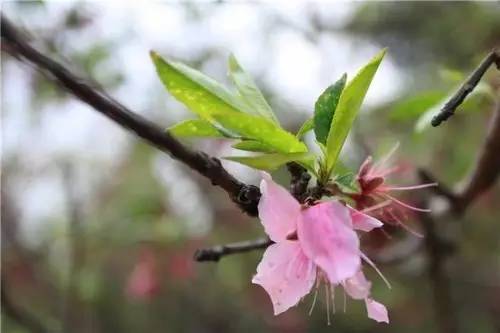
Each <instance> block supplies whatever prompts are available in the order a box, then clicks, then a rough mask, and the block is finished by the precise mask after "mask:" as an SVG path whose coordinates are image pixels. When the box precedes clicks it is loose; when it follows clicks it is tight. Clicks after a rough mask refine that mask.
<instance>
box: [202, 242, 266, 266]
mask: <svg viewBox="0 0 500 333" xmlns="http://www.w3.org/2000/svg"><path fill="white" fill-rule="evenodd" d="M273 243H274V242H273V241H272V240H270V239H269V238H261V239H257V240H251V241H244V242H238V243H231V244H226V245H217V246H214V247H211V248H207V249H199V250H196V252H195V254H194V260H196V261H219V260H220V258H222V257H224V256H227V255H230V254H236V253H244V252H249V251H253V250H258V249H265V248H267V247H268V246H269V245H271V244H273Z"/></svg>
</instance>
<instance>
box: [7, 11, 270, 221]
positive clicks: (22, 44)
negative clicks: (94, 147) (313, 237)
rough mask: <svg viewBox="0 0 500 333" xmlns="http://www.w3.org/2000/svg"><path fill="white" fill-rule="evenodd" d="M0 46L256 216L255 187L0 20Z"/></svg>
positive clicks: (258, 194) (9, 23) (256, 191)
mask: <svg viewBox="0 0 500 333" xmlns="http://www.w3.org/2000/svg"><path fill="white" fill-rule="evenodd" d="M1 34H2V42H3V44H4V45H5V44H6V45H5V46H7V47H5V48H2V49H5V50H7V52H9V53H10V54H12V55H13V56H14V57H16V58H24V59H26V60H28V61H29V62H31V63H32V64H34V65H35V66H36V67H37V68H39V69H40V70H42V71H45V72H47V73H49V74H51V75H52V76H53V77H54V78H55V80H57V81H58V82H59V83H60V84H61V85H62V86H63V87H64V88H65V89H66V90H68V91H69V92H70V93H72V94H73V95H74V96H75V97H77V98H79V99H80V100H81V101H82V102H84V103H86V104H88V105H90V106H92V107H93V108H94V109H95V110H96V111H98V112H99V113H101V114H103V115H104V116H106V117H108V118H109V119H111V120H112V121H114V122H115V123H117V124H118V125H120V126H121V127H123V128H125V129H127V130H130V131H132V132H134V133H135V134H136V135H137V136H139V137H140V138H142V139H144V140H145V141H147V142H148V143H150V144H151V145H154V146H156V147H157V148H158V149H160V150H162V151H163V152H166V153H168V154H169V155H170V156H171V157H173V158H175V159H177V160H179V161H181V162H183V163H185V164H187V165H188V166H189V167H190V168H192V169H194V170H196V171H197V172H198V173H200V174H201V175H203V176H205V177H206V178H208V179H209V180H210V181H211V182H212V184H213V185H217V186H220V187H222V188H223V189H224V190H225V191H226V192H227V193H228V195H229V196H230V198H231V200H233V201H234V202H235V203H236V204H237V205H238V206H239V207H240V208H241V209H242V210H243V211H245V212H246V213H247V214H249V215H251V216H255V215H257V203H258V201H259V199H260V191H259V189H258V188H257V187H256V186H253V185H246V184H244V183H242V182H240V181H238V180H237V179H236V178H234V177H233V176H232V175H231V174H229V173H228V172H227V171H226V170H225V169H224V168H223V167H222V164H221V162H220V160H219V159H217V158H215V157H211V156H208V155H207V154H205V153H203V152H198V151H194V150H191V149H189V148H187V147H186V146H184V145H183V144H181V143H180V142H179V141H177V140H176V139H175V138H174V137H173V136H171V135H170V134H169V133H167V132H165V131H164V130H163V129H161V128H160V127H158V126H157V125H155V124H154V123H153V122H151V121H149V120H147V119H145V118H144V117H142V116H140V115H138V114H136V113H134V112H132V111H130V110H129V109H128V108H127V107H125V106H124V105H122V104H120V103H119V102H118V101H116V100H114V99H113V98H111V97H109V96H107V95H106V94H105V93H103V92H100V91H98V90H96V89H94V88H93V87H91V86H90V85H89V84H88V83H87V82H86V81H85V80H83V79H82V78H80V77H78V76H76V75H74V74H73V73H71V72H70V71H69V70H68V69H66V68H65V67H64V66H62V65H61V64H59V63H58V62H56V61H54V60H52V59H50V58H48V57H47V56H45V55H43V54H42V53H40V52H39V51H37V50H36V49H34V48H33V47H31V46H30V45H29V44H28V42H27V41H26V39H25V37H24V36H23V35H22V34H21V33H20V31H19V30H18V29H17V28H16V27H15V26H14V25H13V24H12V23H11V22H9V20H8V19H7V18H6V17H5V16H3V15H2V17H1Z"/></svg>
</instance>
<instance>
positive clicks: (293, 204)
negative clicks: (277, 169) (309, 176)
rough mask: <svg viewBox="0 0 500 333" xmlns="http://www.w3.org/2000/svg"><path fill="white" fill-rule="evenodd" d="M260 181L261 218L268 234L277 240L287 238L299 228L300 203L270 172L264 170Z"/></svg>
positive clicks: (259, 207)
mask: <svg viewBox="0 0 500 333" xmlns="http://www.w3.org/2000/svg"><path fill="white" fill-rule="evenodd" d="M262 175H263V179H262V181H261V183H260V191H261V192H262V197H261V198H260V201H259V206H258V209H259V218H260V221H261V223H262V225H263V226H264V230H265V232H266V234H267V235H268V236H269V237H270V238H271V239H272V240H273V241H275V242H278V241H281V240H285V239H286V237H287V236H288V235H289V234H291V233H293V232H294V231H295V230H296V228H297V219H298V218H299V216H300V210H301V207H300V204H299V203H298V201H297V200H295V198H294V197H293V196H292V195H291V194H290V193H288V191H287V190H285V189H284V188H283V187H281V186H280V185H278V184H276V183H275V182H274V181H273V180H272V179H271V176H270V175H269V174H268V173H265V172H263V173H262Z"/></svg>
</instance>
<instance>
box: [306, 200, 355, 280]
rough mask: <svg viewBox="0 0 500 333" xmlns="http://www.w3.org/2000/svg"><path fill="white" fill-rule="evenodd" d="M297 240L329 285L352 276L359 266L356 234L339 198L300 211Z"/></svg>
mask: <svg viewBox="0 0 500 333" xmlns="http://www.w3.org/2000/svg"><path fill="white" fill-rule="evenodd" d="M298 239H299V242H300V244H301V246H302V249H303V250H304V253H305V254H306V255H307V256H308V257H309V258H311V259H312V260H313V261H314V263H315V264H316V265H318V266H319V267H320V268H321V269H322V270H323V271H325V273H326V274H327V276H328V279H329V280H330V282H331V283H332V284H338V283H340V282H341V281H343V280H345V279H348V278H350V277H352V276H353V275H354V274H356V272H357V271H358V270H359V269H360V265H361V259H360V250H359V239H358V235H357V234H356V232H355V231H354V230H353V229H352V223H351V216H350V213H349V210H348V209H347V208H346V207H345V206H344V205H342V204H341V203H339V202H338V201H329V202H323V203H320V204H317V205H315V206H312V207H310V208H307V209H305V210H303V211H302V218H301V219H299V222H298Z"/></svg>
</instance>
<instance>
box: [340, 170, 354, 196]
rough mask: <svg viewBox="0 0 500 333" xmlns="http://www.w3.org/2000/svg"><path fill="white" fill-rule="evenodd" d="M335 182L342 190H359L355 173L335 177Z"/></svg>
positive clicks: (351, 191)
mask: <svg viewBox="0 0 500 333" xmlns="http://www.w3.org/2000/svg"><path fill="white" fill-rule="evenodd" d="M335 184H337V186H339V187H340V189H341V190H342V191H343V192H349V193H354V192H358V190H359V188H358V184H357V181H356V175H355V174H354V173H352V172H348V173H346V174H344V175H342V176H338V177H337V178H335Z"/></svg>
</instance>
